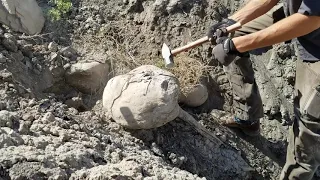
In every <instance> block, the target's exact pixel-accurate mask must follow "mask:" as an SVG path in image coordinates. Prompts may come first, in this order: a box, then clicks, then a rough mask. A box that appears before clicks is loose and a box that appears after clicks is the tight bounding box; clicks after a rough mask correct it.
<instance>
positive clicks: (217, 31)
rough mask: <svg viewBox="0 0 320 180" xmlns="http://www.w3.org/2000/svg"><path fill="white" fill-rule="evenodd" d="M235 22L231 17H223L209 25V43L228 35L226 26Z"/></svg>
mask: <svg viewBox="0 0 320 180" xmlns="http://www.w3.org/2000/svg"><path fill="white" fill-rule="evenodd" d="M235 23H237V22H236V21H235V20H233V19H223V20H222V21H221V22H218V23H216V24H214V25H213V26H211V27H210V29H209V32H208V34H207V36H208V37H209V39H211V43H212V44H213V45H215V42H216V39H217V38H220V37H223V36H228V34H229V33H228V32H227V29H226V28H227V27H228V26H231V25H233V24H235Z"/></svg>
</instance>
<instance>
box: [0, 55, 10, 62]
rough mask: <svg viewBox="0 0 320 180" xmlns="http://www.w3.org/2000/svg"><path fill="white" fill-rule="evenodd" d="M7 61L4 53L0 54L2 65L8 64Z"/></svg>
mask: <svg viewBox="0 0 320 180" xmlns="http://www.w3.org/2000/svg"><path fill="white" fill-rule="evenodd" d="M7 59H8V58H6V57H5V56H4V55H3V54H2V53H0V63H5V62H7Z"/></svg>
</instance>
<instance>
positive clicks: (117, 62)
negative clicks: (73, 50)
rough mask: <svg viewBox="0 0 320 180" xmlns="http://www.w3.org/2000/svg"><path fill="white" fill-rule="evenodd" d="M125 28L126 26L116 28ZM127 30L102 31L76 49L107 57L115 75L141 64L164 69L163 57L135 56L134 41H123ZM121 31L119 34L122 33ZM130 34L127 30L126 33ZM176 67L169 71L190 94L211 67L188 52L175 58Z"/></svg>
mask: <svg viewBox="0 0 320 180" xmlns="http://www.w3.org/2000/svg"><path fill="white" fill-rule="evenodd" d="M115 27H125V26H121V25H118V26H115ZM126 30H127V29H117V30H116V31H115V32H113V31H111V30H108V31H107V32H105V31H102V32H100V33H97V34H95V35H83V36H81V39H78V41H77V43H76V44H78V47H77V49H78V50H79V49H81V51H82V52H83V53H84V54H95V55H97V54H104V55H105V57H104V58H106V59H105V60H107V61H110V63H111V69H112V72H110V73H112V75H118V74H124V73H127V72H128V71H130V70H132V69H134V68H136V67H138V66H141V65H146V64H148V65H155V66H157V67H159V68H162V69H166V68H165V67H164V60H163V58H162V57H149V58H144V57H137V56H134V55H133V53H132V47H131V44H130V43H131V39H130V37H132V36H127V37H126V38H127V39H125V40H124V39H123V38H124V37H122V36H121V34H122V33H121V32H122V31H126ZM119 31H120V33H119ZM128 33H129V32H128V31H127V32H126V34H128ZM174 61H175V66H174V67H173V68H171V69H166V70H168V71H170V72H171V73H173V74H174V75H175V76H176V77H177V78H178V80H179V82H180V87H181V91H182V92H183V93H187V92H188V91H189V89H190V88H191V87H193V86H194V85H196V84H199V83H200V79H201V78H203V77H206V76H207V75H208V72H209V71H210V70H212V67H210V66H208V65H207V63H203V62H201V61H199V60H196V59H193V58H191V57H188V56H187V55H186V53H182V54H180V55H178V56H176V57H174Z"/></svg>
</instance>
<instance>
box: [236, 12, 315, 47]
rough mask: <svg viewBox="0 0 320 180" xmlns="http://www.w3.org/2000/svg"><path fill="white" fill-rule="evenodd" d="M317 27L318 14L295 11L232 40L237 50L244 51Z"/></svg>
mask: <svg viewBox="0 0 320 180" xmlns="http://www.w3.org/2000/svg"><path fill="white" fill-rule="evenodd" d="M318 28H320V16H306V15H304V14H300V13H296V14H293V15H291V16H289V17H287V18H285V19H282V20H281V21H279V22H277V23H275V24H273V25H272V26H270V27H268V28H266V29H263V30H261V31H258V32H256V33H252V34H249V35H245V36H241V37H236V38H233V39H232V41H233V43H234V45H235V48H236V49H237V50H238V51H239V52H246V51H250V50H253V49H257V48H261V47H266V46H271V45H273V44H276V43H280V42H284V41H287V40H290V39H293V38H296V37H299V36H303V35H306V34H308V33H310V32H312V31H314V30H316V29H318Z"/></svg>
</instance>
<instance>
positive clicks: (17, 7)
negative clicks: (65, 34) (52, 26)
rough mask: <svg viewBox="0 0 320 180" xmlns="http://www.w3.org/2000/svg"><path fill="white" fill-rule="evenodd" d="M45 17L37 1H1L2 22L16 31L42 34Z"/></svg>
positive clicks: (0, 14) (0, 18)
mask: <svg viewBox="0 0 320 180" xmlns="http://www.w3.org/2000/svg"><path fill="white" fill-rule="evenodd" d="M44 21H45V19H44V16H43V13H42V10H41V8H40V7H39V6H38V4H37V2H36V1H35V0H23V1H22V0H1V4H0V22H1V23H3V24H5V25H7V26H9V27H10V28H12V29H13V30H15V31H19V32H23V33H27V34H30V35H33V34H37V33H40V32H41V30H42V28H43V25H44Z"/></svg>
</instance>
